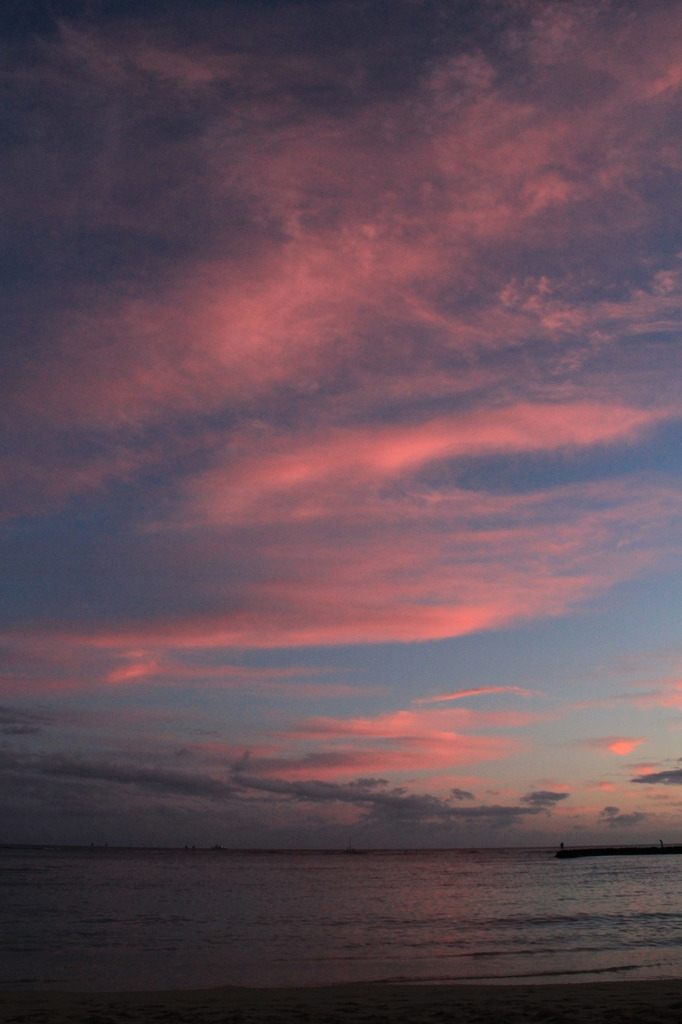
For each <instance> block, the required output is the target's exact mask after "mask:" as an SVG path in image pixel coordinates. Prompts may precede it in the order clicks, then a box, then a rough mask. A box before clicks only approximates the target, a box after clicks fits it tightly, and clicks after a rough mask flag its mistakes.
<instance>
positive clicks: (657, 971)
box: [0, 847, 682, 991]
mask: <svg viewBox="0 0 682 1024" xmlns="http://www.w3.org/2000/svg"><path fill="white" fill-rule="evenodd" d="M681 883H682V857H661V858H657V857H624V858H610V857H607V858H594V859H593V858H587V859H584V860H574V861H561V860H556V859H555V857H554V851H553V850H542V849H507V850H497V849H496V850H485V849H483V850H432V851H424V850H420V851H367V852H363V853H361V854H359V855H353V854H347V853H343V852H339V853H334V852H324V851H318V852H313V851H305V852H300V851H295V852H294V851H273V852H257V851H228V850H147V849H145V850H139V849H138V850H134V849H114V848H94V849H89V848H75V849H74V848H54V847H50V848H29V849H27V848H0V988H5V989H58V990H64V991H132V990H147V989H172V988H212V987H217V986H221V985H249V986H265V987H270V986H294V985H323V984H331V983H335V982H352V981H391V982H408V981H409V982H428V983H439V982H452V981H486V982H497V983H521V982H523V983H532V982H538V983H539V982H550V981H576V982H579V981H588V980H598V979H607V978H609V977H612V978H617V977H624V978H632V979H636V978H641V979H645V978H656V977H682V884H681Z"/></svg>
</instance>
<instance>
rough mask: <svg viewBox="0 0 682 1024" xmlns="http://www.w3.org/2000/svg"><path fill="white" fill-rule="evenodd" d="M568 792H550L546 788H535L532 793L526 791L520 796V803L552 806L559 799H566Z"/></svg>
mask: <svg viewBox="0 0 682 1024" xmlns="http://www.w3.org/2000/svg"><path fill="white" fill-rule="evenodd" d="M569 796H570V794H569V793H552V792H551V791H550V790H547V789H539V790H535V791H534V792H533V793H526V795H525V796H522V797H521V803H522V804H530V805H531V806H532V807H547V808H549V807H554V806H555V805H556V804H558V803H559V802H560V801H561V800H566V799H567V797H569Z"/></svg>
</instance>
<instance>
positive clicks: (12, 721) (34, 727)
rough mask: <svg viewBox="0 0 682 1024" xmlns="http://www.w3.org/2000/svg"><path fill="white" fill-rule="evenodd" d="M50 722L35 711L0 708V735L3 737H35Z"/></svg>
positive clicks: (45, 716) (46, 717) (46, 716)
mask: <svg viewBox="0 0 682 1024" xmlns="http://www.w3.org/2000/svg"><path fill="white" fill-rule="evenodd" d="M50 721H51V719H50V717H49V716H48V715H42V714H38V713H37V712H35V711H22V710H21V709H18V708H10V707H6V706H0V733H1V734H4V735H5V736H35V735H37V734H38V733H41V732H42V731H43V729H44V727H45V726H46V725H47V724H48V723H49V722H50Z"/></svg>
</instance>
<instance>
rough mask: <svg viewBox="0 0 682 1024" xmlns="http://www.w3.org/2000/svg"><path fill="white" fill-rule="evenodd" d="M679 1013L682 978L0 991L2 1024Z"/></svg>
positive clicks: (391, 1022) (238, 1023)
mask: <svg viewBox="0 0 682 1024" xmlns="http://www.w3.org/2000/svg"><path fill="white" fill-rule="evenodd" d="M680 1020H682V981H680V980H673V981H665V980H663V981H632V982H627V981H626V982H596V983H590V984H574V985H573V984H569V985H565V984H562V985H513V986H498V985H494V986H486V985H335V986H330V987H324V988H305V989H291V988H290V989H245V988H220V989H209V990H204V991H191V992H190V991H169V992H144V993H113V994H112V993H110V994H100V993H97V994H95V993H87V994H70V993H40V992H33V993H28V992H24V993H17V992H3V993H2V994H0V1024H138V1022H140V1024H142V1022H149V1024H318V1022H319V1024H448V1022H453V1024H483V1022H488V1021H490V1022H491V1024H493V1022H495V1024H530V1022H555V1021H556V1022H573V1021H575V1022H578V1021H580V1022H582V1024H597V1022H598V1024H602V1022H603V1024H606V1022H615V1021H617V1022H618V1024H630V1022H632V1024H635V1022H637V1024H642V1022H646V1024H658V1022H666V1024H667V1022H675V1024H677V1022H679V1021H680Z"/></svg>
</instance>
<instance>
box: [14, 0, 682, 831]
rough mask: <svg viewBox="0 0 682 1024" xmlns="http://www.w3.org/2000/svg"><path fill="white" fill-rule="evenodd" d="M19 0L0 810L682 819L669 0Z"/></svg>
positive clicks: (679, 28)
mask: <svg viewBox="0 0 682 1024" xmlns="http://www.w3.org/2000/svg"><path fill="white" fill-rule="evenodd" d="M5 11H6V13H4V14H2V15H0V35H1V36H2V43H1V45H2V51H3V52H2V71H1V75H2V84H3V100H2V140H3V141H2V152H3V158H2V161H1V162H0V180H1V187H0V204H1V205H2V215H1V219H0V224H1V225H2V236H3V259H2V263H1V266H0V286H1V288H2V305H1V308H2V319H3V324H2V332H1V339H0V345H1V346H2V362H1V367H2V370H1V372H0V388H1V401H0V416H1V417H2V446H1V448H0V482H1V486H2V535H1V537H2V540H1V545H2V546H1V551H2V555H1V562H0V607H1V609H2V612H1V617H0V652H1V660H0V733H1V734H2V735H1V738H0V842H39V843H43V842H67V843H81V842H82V843H90V842H95V843H105V842H107V843H109V844H110V845H113V844H118V843H121V844H127V843H141V844H151V845H167V844H170V845H180V846H182V845H185V844H189V845H191V844H196V845H207V844H208V845H210V844H213V843H220V844H222V845H225V846H247V847H278V846H304V847H318V846H319V847H335V846H336V847H338V846H345V845H346V843H347V842H348V841H349V838H351V837H352V841H353V843H354V844H355V845H357V846H365V847H369V846H372V847H383V846H389V847H403V846H405V847H408V846H447V845H455V846H473V845H488V846H505V845H533V844H542V845H553V844H558V843H559V842H560V841H564V842H565V843H567V844H576V843H592V842H608V843H621V842H626V841H642V842H643V841H650V840H652V841H655V842H658V840H659V839H663V840H664V841H665V842H674V841H679V842H682V631H681V623H682V616H681V612H682V500H681V499H682V347H681V344H680V341H681V337H682V219H681V214H682V141H681V140H682V5H681V4H680V3H679V2H678V0H646V2H644V0H638V2H627V0H625V2H624V0H612V2H609V0H603V2H602V0H586V2H581V0H555V2H548V0H489V2H487V0H478V2H472V0H298V2H290V0H251V2H247V0H225V2H220V0H166V2H160V0H158V2H157V0H147V2H145V3H139V2H134V0H129V2H123V0H82V2H76V0H70V2H67V0H63V2H58V0H55V2H53V3H51V4H49V5H47V4H45V5H43V4H39V3H31V2H26V3H16V4H8V5H7V7H6V8H5Z"/></svg>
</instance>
